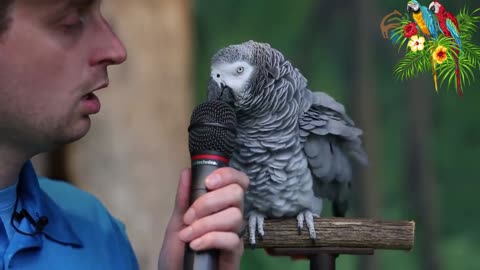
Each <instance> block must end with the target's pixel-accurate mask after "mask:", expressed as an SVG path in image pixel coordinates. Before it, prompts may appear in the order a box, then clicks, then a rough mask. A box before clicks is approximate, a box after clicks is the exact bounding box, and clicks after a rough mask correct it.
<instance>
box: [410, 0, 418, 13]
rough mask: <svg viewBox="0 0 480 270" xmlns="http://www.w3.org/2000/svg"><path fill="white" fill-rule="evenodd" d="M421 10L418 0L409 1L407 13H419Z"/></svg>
mask: <svg viewBox="0 0 480 270" xmlns="http://www.w3.org/2000/svg"><path fill="white" fill-rule="evenodd" d="M419 10H420V3H418V1H417V0H412V1H408V3H407V12H408V13H410V12H418V11H419Z"/></svg>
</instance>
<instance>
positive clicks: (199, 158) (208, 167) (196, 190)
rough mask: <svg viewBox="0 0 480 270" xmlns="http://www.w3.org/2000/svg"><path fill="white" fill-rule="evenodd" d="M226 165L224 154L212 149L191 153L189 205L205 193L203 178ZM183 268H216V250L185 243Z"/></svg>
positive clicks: (204, 269)
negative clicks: (201, 249) (193, 248)
mask: <svg viewBox="0 0 480 270" xmlns="http://www.w3.org/2000/svg"><path fill="white" fill-rule="evenodd" d="M226 166H228V159H227V158H226V157H225V155H223V154H221V153H217V152H212V151H205V152H201V153H195V154H193V153H192V186H191V190H190V205H192V203H193V202H194V201H195V200H196V199H197V198H199V197H200V196H202V195H203V194H205V193H207V192H208V190H207V188H206V186H205V179H206V178H207V176H208V175H209V174H210V173H212V172H213V171H214V170H216V169H218V168H221V167H226ZM183 263H184V264H183V269H184V270H218V250H206V251H200V252H196V251H194V250H192V249H191V248H190V246H189V245H188V244H187V245H186V246H185V257H184V260H183Z"/></svg>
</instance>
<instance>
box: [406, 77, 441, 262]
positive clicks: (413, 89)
mask: <svg viewBox="0 0 480 270" xmlns="http://www.w3.org/2000/svg"><path fill="white" fill-rule="evenodd" d="M432 89H433V84H429V83H427V81H426V80H425V79H418V80H415V81H414V82H412V83H411V84H410V87H409V89H408V90H409V91H408V96H409V108H408V110H407V112H410V113H409V114H408V128H407V130H406V131H407V134H406V136H405V138H406V139H407V142H406V144H407V151H408V153H407V155H406V158H407V160H406V163H407V173H408V174H407V178H408V181H407V182H406V183H407V188H406V189H407V194H408V195H409V196H410V197H409V198H408V199H409V201H410V202H411V205H410V207H411V210H413V211H412V212H413V213H415V216H416V221H417V222H416V224H417V231H418V237H419V239H418V242H419V243H420V245H421V249H420V250H421V253H420V255H421V262H422V267H421V269H429V270H439V269H440V265H441V263H440V257H439V253H438V246H439V245H438V229H439V227H438V222H439V220H440V219H439V218H438V211H437V208H436V202H437V200H436V196H435V195H436V191H437V185H436V178H435V175H434V169H433V163H432V159H431V158H430V154H429V152H430V151H429V146H430V145H431V144H430V138H431V137H432V134H431V122H432V101H431V100H432V98H434V97H433V91H432Z"/></svg>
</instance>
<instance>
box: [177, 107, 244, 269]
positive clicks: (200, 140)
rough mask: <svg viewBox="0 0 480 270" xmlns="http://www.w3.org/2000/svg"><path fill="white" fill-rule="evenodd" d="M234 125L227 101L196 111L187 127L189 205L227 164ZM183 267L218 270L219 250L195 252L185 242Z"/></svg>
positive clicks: (233, 117)
mask: <svg viewBox="0 0 480 270" xmlns="http://www.w3.org/2000/svg"><path fill="white" fill-rule="evenodd" d="M235 126H236V117H235V112H234V111H233V109H232V108H231V107H230V106H229V105H228V104H226V103H224V102H220V101H210V102H206V103H203V104H200V105H199V106H198V107H197V108H195V110H194V111H193V113H192V119H191V121H190V127H189V129H188V130H189V150H190V156H191V160H192V163H191V166H192V185H191V190H190V205H192V203H193V202H194V201H195V200H196V199H198V198H199V197H200V196H202V195H203V194H205V193H207V192H208V190H207V188H206V186H205V179H206V178H207V176H208V175H210V174H211V173H212V172H213V171H214V170H216V169H218V168H222V167H226V166H228V164H229V159H230V156H231V154H232V152H233V148H234V136H235ZM183 269H184V270H218V269H219V268H218V250H207V251H201V252H195V251H193V250H192V249H191V248H190V247H189V245H186V247H185V256H184V264H183Z"/></svg>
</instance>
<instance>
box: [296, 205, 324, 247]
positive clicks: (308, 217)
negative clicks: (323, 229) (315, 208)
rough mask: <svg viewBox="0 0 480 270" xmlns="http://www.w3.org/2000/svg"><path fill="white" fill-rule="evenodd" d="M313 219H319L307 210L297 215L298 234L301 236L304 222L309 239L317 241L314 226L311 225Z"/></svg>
mask: <svg viewBox="0 0 480 270" xmlns="http://www.w3.org/2000/svg"><path fill="white" fill-rule="evenodd" d="M314 217H320V216H319V215H316V214H313V213H312V212H311V211H309V210H305V211H303V212H300V214H298V215H297V228H298V234H301V232H302V230H303V222H304V221H305V223H306V224H307V229H308V233H309V234H310V239H312V241H315V239H317V233H316V232H315V225H314V223H313V218H314Z"/></svg>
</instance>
